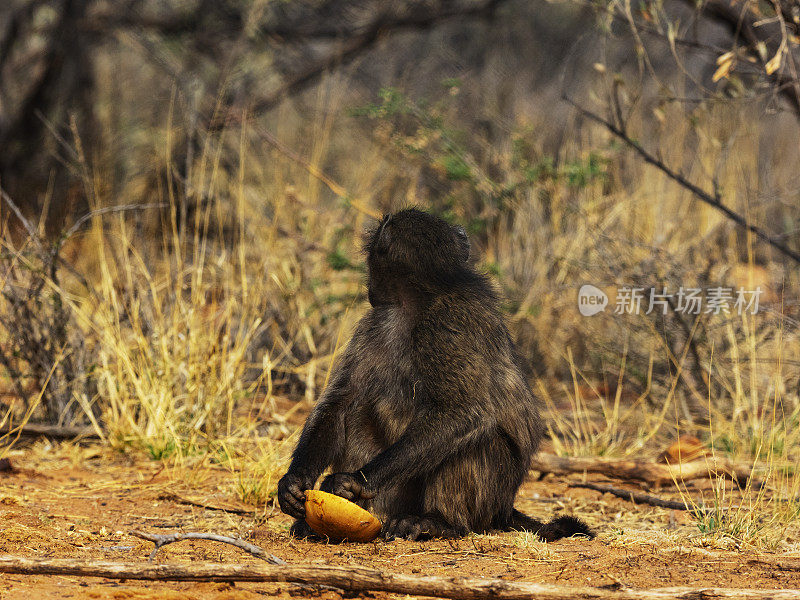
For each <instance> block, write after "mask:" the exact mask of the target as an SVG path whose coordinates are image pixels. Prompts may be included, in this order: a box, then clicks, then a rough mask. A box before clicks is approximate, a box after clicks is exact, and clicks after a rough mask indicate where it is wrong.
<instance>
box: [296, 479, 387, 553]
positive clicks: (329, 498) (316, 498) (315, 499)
mask: <svg viewBox="0 0 800 600" xmlns="http://www.w3.org/2000/svg"><path fill="white" fill-rule="evenodd" d="M306 523H308V524H309V526H310V527H311V529H313V530H314V532H315V533H317V534H318V535H321V536H323V537H328V538H330V539H331V540H333V541H337V542H338V541H341V540H348V541H351V542H371V541H372V540H374V539H375V538H376V537H378V534H379V533H380V532H381V522H380V521H379V520H378V519H376V518H375V517H374V516H373V515H372V514H371V513H370V512H369V511H366V510H364V509H363V508H361V507H360V506H358V505H357V504H354V503H352V502H350V500H345V499H344V498H342V497H341V496H336V495H334V494H329V493H327V492H321V491H319V490H306Z"/></svg>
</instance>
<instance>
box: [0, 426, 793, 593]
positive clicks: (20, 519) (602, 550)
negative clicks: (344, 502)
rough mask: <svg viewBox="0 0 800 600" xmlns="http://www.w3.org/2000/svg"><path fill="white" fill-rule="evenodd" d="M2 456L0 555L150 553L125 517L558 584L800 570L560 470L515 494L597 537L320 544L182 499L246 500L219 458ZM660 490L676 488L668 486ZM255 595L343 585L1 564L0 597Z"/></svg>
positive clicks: (324, 557)
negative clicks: (767, 561) (724, 546)
mask: <svg viewBox="0 0 800 600" xmlns="http://www.w3.org/2000/svg"><path fill="white" fill-rule="evenodd" d="M64 448H67V450H65V449H64ZM10 460H11V463H12V465H13V466H14V468H15V469H14V471H13V472H0V555H15V556H25V557H50V558H56V557H58V558H68V557H73V558H75V559H80V560H113V561H145V560H147V556H148V554H149V552H150V550H151V549H152V545H151V544H149V543H147V542H143V541H142V540H139V539H137V538H135V537H133V536H131V535H130V534H129V532H130V531H131V530H134V529H141V530H146V531H150V532H155V533H169V532H173V531H205V532H214V533H221V534H227V535H234V536H242V537H245V538H247V539H248V540H249V541H251V542H253V543H255V544H258V545H259V546H261V547H263V548H264V549H265V550H267V551H268V552H271V553H273V554H276V555H278V556H280V557H282V558H284V559H285V560H287V561H290V562H297V563H301V562H302V563H315V562H316V563H325V564H335V565H350V564H352V565H363V566H369V567H372V568H377V569H382V570H385V571H392V572H402V573H409V574H412V573H413V574H420V575H447V576H453V575H461V576H467V577H478V576H480V577H499V578H503V579H509V580H525V581H533V582H541V583H553V584H560V585H567V586H572V585H575V586H578V585H580V586H608V585H611V586H614V585H625V586H630V587H635V588H648V587H665V586H684V585H685V586H696V587H700V586H723V587H747V588H798V587H800V572H798V571H791V570H780V569H778V568H776V567H774V566H769V565H763V564H754V563H753V562H751V559H753V558H754V556H756V554H755V553H754V552H753V551H752V550H749V551H742V550H741V549H740V550H733V551H725V550H722V551H721V550H720V548H719V545H718V543H717V542H715V543H717V546H716V548H714V547H713V546H712V549H713V552H709V551H708V550H704V549H703V545H704V544H705V545H708V544H710V543H711V542H709V541H708V540H704V539H703V538H702V537H699V536H698V534H696V533H694V534H693V533H692V532H697V528H696V526H695V525H694V524H693V523H692V522H691V519H689V518H688V517H687V515H686V513H684V512H681V511H671V510H666V509H661V508H653V507H642V506H635V505H633V504H631V503H629V502H626V501H623V500H619V499H616V498H614V497H611V496H609V495H608V494H600V493H598V492H594V491H590V490H585V489H577V488H570V487H569V486H568V481H567V479H565V478H560V479H555V478H553V477H552V476H548V477H547V478H545V479H544V480H543V481H530V482H528V483H526V484H525V485H524V486H523V488H522V489H521V490H520V494H519V497H518V499H517V507H518V508H520V509H521V510H524V511H526V512H528V513H529V514H534V515H537V516H539V517H549V516H550V515H552V514H557V513H566V514H569V513H573V514H579V515H581V516H584V517H585V519H586V520H587V521H588V522H589V523H590V525H591V526H592V527H594V528H595V529H596V530H597V532H598V533H599V535H598V538H597V539H595V540H592V541H588V540H584V539H571V540H561V541H559V542H555V543H552V544H543V543H541V542H538V541H536V540H534V539H533V538H532V537H531V536H529V535H527V534H524V533H498V534H487V535H473V536H470V537H468V538H465V539H461V540H456V541H450V542H448V541H430V542H421V543H420V542H407V541H394V542H389V543H386V542H375V543H370V544H352V543H345V544H338V545H335V544H330V545H329V544H324V543H317V542H302V541H295V540H292V539H290V538H289V536H288V532H287V530H288V526H289V523H290V521H289V519H288V518H287V517H286V516H285V515H282V514H281V513H279V512H278V511H276V510H274V509H271V508H267V509H266V512H262V513H261V518H259V519H254V517H253V516H252V515H238V514H232V513H229V512H225V511H223V510H210V509H206V508H201V507H198V506H192V505H190V504H186V503H184V502H182V501H181V499H191V500H194V501H196V502H199V503H204V504H211V505H214V506H219V507H228V508H232V507H239V508H247V509H252V507H246V506H243V505H241V504H239V503H238V502H237V501H236V499H235V497H234V495H233V493H232V491H231V490H232V487H231V485H230V478H231V474H230V472H229V471H228V470H226V469H223V468H219V467H213V466H212V467H209V466H207V465H206V466H203V467H195V468H191V467H188V466H184V467H180V468H178V467H165V466H164V464H163V463H159V462H156V461H151V460H148V459H146V458H132V457H130V456H128V455H123V454H119V453H114V452H112V451H110V450H107V449H103V448H91V447H90V448H87V447H79V446H75V445H72V446H65V447H60V448H59V447H53V448H52V449H49V447H48V446H46V445H43V444H42V443H41V442H40V443H38V444H37V445H34V446H29V447H24V448H20V449H17V450H15V451H13V452H12V453H11V454H10ZM659 493H660V495H662V496H664V497H675V495H674V494H672V493H671V492H670V491H669V490H663V491H662V492H659ZM176 494H177V495H178V496H179V498H178V499H176V498H175V497H174V495H176ZM156 561H158V562H178V563H181V562H182V563H189V562H197V561H213V562H234V561H235V562H239V563H258V560H257V559H255V558H253V557H251V556H248V555H246V554H243V553H242V552H240V551H238V550H236V549H235V548H233V547H230V546H227V545H223V544H218V543H214V542H204V541H198V542H180V543H176V544H172V545H169V546H166V547H164V548H163V549H162V550H161V551H160V552H159V554H158V556H157V558H156ZM263 596H276V597H281V598H288V597H290V596H306V597H321V598H324V599H325V600H339V599H340V598H341V595H340V594H339V593H337V591H335V590H330V589H312V588H307V587H303V586H298V585H293V584H252V583H237V584H235V585H229V584H219V583H170V582H164V583H152V582H137V581H132V580H128V581H124V582H119V581H114V580H104V579H98V578H86V579H81V578H77V577H55V576H53V577H44V576H23V575H2V576H0V598H2V599H3V600H5V599H11V598H37V599H42V598H96V599H111V598H113V599H125V598H134V599H146V598H168V599H169V598H188V599H197V600H204V599H212V598H213V599H230V600H233V599H247V598H258V597H263ZM365 596H369V597H374V598H388V597H392V596H394V595H392V594H385V593H374V594H365Z"/></svg>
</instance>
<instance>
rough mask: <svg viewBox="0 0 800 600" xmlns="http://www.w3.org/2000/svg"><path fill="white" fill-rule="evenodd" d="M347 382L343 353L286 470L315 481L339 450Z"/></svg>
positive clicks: (348, 372)
mask: <svg viewBox="0 0 800 600" xmlns="http://www.w3.org/2000/svg"><path fill="white" fill-rule="evenodd" d="M349 384H350V361H349V360H348V357H347V356H345V357H343V359H342V362H341V364H340V365H339V366H338V367H336V369H335V370H334V373H333V375H332V376H331V379H330V381H329V382H328V387H326V388H325V391H324V392H323V394H322V397H321V398H320V399H319V400H318V401H317V405H316V406H315V407H314V410H312V411H311V414H310V415H309V417H308V419H307V420H306V423H305V425H304V426H303V431H302V432H301V433H300V440H299V441H298V442H297V447H296V448H295V450H294V453H293V454H292V462H291V465H290V466H289V473H296V474H298V475H302V476H303V477H305V478H307V479H311V480H313V481H316V480H317V479H318V478H319V476H320V475H321V474H322V472H323V471H324V470H325V469H326V468H327V467H328V466H329V465H330V464H331V462H332V461H333V458H334V457H335V456H336V454H337V453H338V452H339V451H340V450H341V447H342V431H343V427H344V422H343V416H344V415H343V408H344V405H345V404H346V402H347V399H348V397H349Z"/></svg>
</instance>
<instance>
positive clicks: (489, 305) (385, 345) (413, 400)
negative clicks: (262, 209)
mask: <svg viewBox="0 0 800 600" xmlns="http://www.w3.org/2000/svg"><path fill="white" fill-rule="evenodd" d="M365 249H366V252H367V266H368V270H369V271H368V273H369V278H368V288H369V300H370V303H371V304H372V309H371V310H370V311H369V312H368V313H367V314H366V315H365V316H364V317H363V319H362V320H361V321H360V322H359V324H358V327H357V328H356V331H355V333H354V334H353V338H352V340H351V341H350V344H349V345H348V347H347V349H346V350H345V352H344V354H343V356H342V357H341V359H340V360H339V361H338V364H337V366H336V368H335V370H334V373H333V375H332V377H331V381H330V383H329V385H328V387H327V388H326V390H325V392H324V394H323V395H322V397H321V398H320V400H319V402H318V404H317V406H316V407H315V409H314V411H313V412H312V413H311V415H310V416H309V418H308V421H307V422H306V424H305V427H304V428H303V432H302V434H301V436H300V440H299V442H298V444H297V448H296V449H295V452H294V455H293V459H292V463H291V466H290V467H289V470H288V472H287V474H286V475H285V476H284V477H283V478H282V479H281V481H280V482H279V484H278V500H279V502H280V505H281V508H282V510H283V511H284V512H286V513H287V514H289V515H291V516H293V517H295V518H297V519H298V522H297V523H296V524H295V526H294V527H293V533H294V534H295V535H300V536H302V535H306V534H307V533H308V532H309V531H308V528H307V526H305V523H304V522H303V521H302V519H303V517H304V509H303V504H302V499H303V495H302V492H303V490H305V489H309V488H313V487H314V484H315V483H316V481H317V479H318V478H319V476H320V475H321V474H322V472H323V471H324V470H325V469H326V468H328V467H331V469H332V471H333V474H332V475H330V476H328V477H327V478H326V479H325V480H324V481H323V482H322V485H321V488H322V489H324V490H327V491H332V492H333V493H336V494H339V495H341V496H343V497H345V498H349V499H351V500H353V501H356V502H359V503H360V504H362V505H364V506H366V505H370V506H371V507H372V508H373V509H374V510H375V512H376V513H377V514H378V515H379V516H380V517H382V518H383V519H384V535H385V537H387V538H388V539H391V538H392V537H395V536H396V537H408V538H412V539H419V538H424V537H452V536H460V535H464V534H466V533H467V532H468V531H485V530H488V529H512V528H513V529H526V530H530V531H534V532H537V533H539V534H540V535H541V536H542V537H544V538H545V539H557V538H558V537H563V536H565V535H572V534H575V533H582V534H586V535H591V533H590V532H589V530H588V528H587V527H586V525H585V524H583V523H582V522H581V521H579V520H577V519H573V518H570V517H562V518H561V519H556V520H554V521H551V522H550V523H547V524H542V523H541V522H539V521H536V520H535V519H531V518H529V517H526V516H525V515H523V514H522V513H520V512H518V511H516V510H514V497H515V495H516V493H517V490H518V489H519V487H520V485H521V484H522V481H523V478H524V477H525V475H526V474H527V472H528V467H529V465H530V458H531V456H532V454H533V453H534V452H535V451H536V449H537V446H538V445H539V441H540V439H541V437H542V431H543V430H542V423H541V420H540V418H539V413H538V409H537V401H536V399H535V397H534V395H533V393H532V392H531V390H530V388H529V386H528V384H527V382H526V381H525V378H524V377H523V375H522V371H521V369H520V367H519V364H518V360H517V358H516V353H515V350H514V345H513V343H512V341H511V337H510V336H509V333H508V330H507V329H506V326H505V324H504V322H503V318H502V316H501V314H500V311H499V308H498V302H497V299H496V297H495V294H494V292H493V290H492V288H491V285H490V284H489V282H488V281H487V280H486V278H485V277H483V276H482V275H480V274H479V273H477V272H476V271H475V270H474V268H473V267H472V266H471V265H470V264H469V260H468V259H469V241H468V240H467V236H466V234H465V233H464V230H463V229H461V228H458V227H452V226H450V225H448V224H447V223H446V222H444V221H442V220H441V219H438V218H436V217H434V216H431V215H429V214H427V213H425V212H422V211H419V210H416V209H408V210H404V211H401V212H398V213H396V214H394V215H392V216H389V217H385V218H384V219H383V220H382V221H381V222H380V223H379V225H378V226H377V227H376V228H375V229H374V230H373V231H371V232H369V234H368V236H367V240H366V244H365Z"/></svg>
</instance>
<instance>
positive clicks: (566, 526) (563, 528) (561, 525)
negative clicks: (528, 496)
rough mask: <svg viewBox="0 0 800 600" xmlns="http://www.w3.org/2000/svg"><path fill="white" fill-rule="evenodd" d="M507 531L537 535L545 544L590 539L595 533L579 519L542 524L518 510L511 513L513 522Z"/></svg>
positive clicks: (561, 519)
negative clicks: (576, 538)
mask: <svg viewBox="0 0 800 600" xmlns="http://www.w3.org/2000/svg"><path fill="white" fill-rule="evenodd" d="M506 530H517V531H520V530H524V531H530V532H531V533H535V534H536V535H538V536H539V537H540V538H542V539H543V540H544V541H545V542H552V541H554V540H559V539H561V538H565V537H572V536H573V535H585V536H586V537H588V538H589V539H592V538H593V537H594V532H593V531H592V530H591V529H589V526H588V525H587V524H586V523H584V522H583V521H581V520H580V519H578V518H577V517H556V518H555V519H553V520H552V521H548V522H547V523H542V522H541V521H539V520H538V519H534V518H532V517H529V516H528V515H526V514H524V513H521V512H519V511H518V510H517V509H516V508H515V509H514V510H513V511H512V512H511V521H510V523H509V524H508V527H507V528H506Z"/></svg>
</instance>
